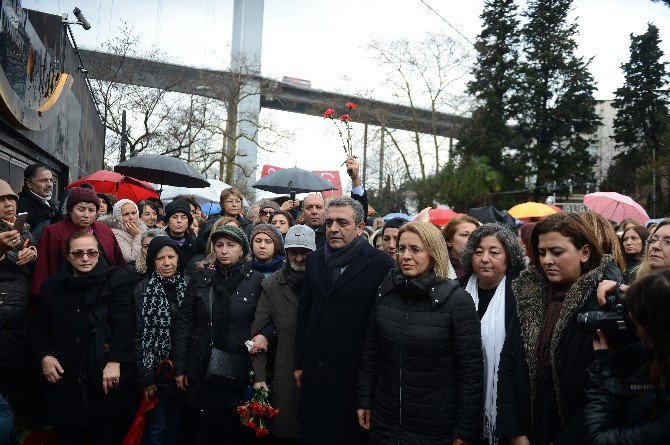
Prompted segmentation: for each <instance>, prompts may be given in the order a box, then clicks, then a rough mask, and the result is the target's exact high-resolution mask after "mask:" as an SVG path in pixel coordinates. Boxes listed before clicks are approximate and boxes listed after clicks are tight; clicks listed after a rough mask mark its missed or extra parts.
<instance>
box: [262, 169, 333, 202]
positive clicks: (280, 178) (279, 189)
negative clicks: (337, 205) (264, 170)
mask: <svg viewBox="0 0 670 445" xmlns="http://www.w3.org/2000/svg"><path fill="white" fill-rule="evenodd" d="M252 187H254V188H257V189H259V190H265V191H266V192H273V193H287V194H289V195H291V199H295V194H296V193H309V192H322V191H324V190H337V187H335V186H334V185H333V184H331V183H330V181H327V180H326V179H324V178H323V177H321V176H319V175H317V174H316V173H312V172H310V171H307V170H303V169H301V168H297V167H293V168H286V169H284V170H276V171H274V172H272V173H270V174H269V175H266V176H264V177H262V178H261V179H260V180H259V181H258V182H256V183H255V184H254V185H253V186H252Z"/></svg>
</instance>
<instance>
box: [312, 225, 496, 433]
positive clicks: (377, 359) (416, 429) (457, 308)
mask: <svg viewBox="0 0 670 445" xmlns="http://www.w3.org/2000/svg"><path fill="white" fill-rule="evenodd" d="M396 261H397V267H398V269H394V270H392V271H391V272H389V275H388V276H387V277H386V279H385V280H384V281H383V282H382V285H381V286H380V288H379V297H378V298H377V300H376V301H375V303H374V305H373V309H372V313H371V316H370V322H369V324H368V329H367V332H366V336H365V345H364V349H363V358H362V362H361V369H360V371H359V374H358V387H357V391H356V397H357V405H358V418H359V423H360V425H361V427H362V428H364V429H369V430H370V442H371V443H376V444H391V443H393V444H452V443H455V444H458V443H463V441H465V442H468V441H473V440H476V439H478V438H479V437H481V429H482V417H483V416H482V409H483V385H482V381H483V372H484V369H483V356H482V342H481V336H480V324H479V318H478V317H477V312H476V310H475V307H474V305H473V303H472V298H471V297H470V295H468V294H467V292H465V291H464V290H463V289H461V287H460V286H459V283H458V282H457V281H455V280H450V279H449V278H448V273H449V257H448V255H447V249H446V245H445V242H444V239H443V238H442V236H441V234H440V232H439V230H438V229H437V228H435V227H434V226H432V225H431V224H429V223H424V222H413V223H409V224H406V225H404V226H403V227H402V228H401V229H400V232H398V256H397V260H396ZM325 403H327V401H326V402H325Z"/></svg>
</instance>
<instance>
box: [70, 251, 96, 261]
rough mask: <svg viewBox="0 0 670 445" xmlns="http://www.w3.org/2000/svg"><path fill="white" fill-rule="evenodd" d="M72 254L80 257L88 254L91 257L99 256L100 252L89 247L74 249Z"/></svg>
mask: <svg viewBox="0 0 670 445" xmlns="http://www.w3.org/2000/svg"><path fill="white" fill-rule="evenodd" d="M70 255H72V256H73V257H75V258H77V259H80V258H83V257H84V255H86V256H87V257H89V258H97V257H98V255H100V252H98V251H97V250H93V249H89V250H73V251H71V252H70Z"/></svg>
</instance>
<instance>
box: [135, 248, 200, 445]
mask: <svg viewBox="0 0 670 445" xmlns="http://www.w3.org/2000/svg"><path fill="white" fill-rule="evenodd" d="M143 241H144V240H143ZM146 266H147V278H145V279H144V280H142V281H141V282H140V283H139V284H138V285H137V288H136V289H135V379H136V381H137V383H138V385H139V387H140V388H141V389H142V396H143V397H144V398H145V399H146V400H147V401H148V400H151V399H152V398H153V397H156V396H158V403H157V404H156V406H155V407H154V409H152V410H151V411H149V413H148V414H147V420H146V424H145V426H144V434H143V436H142V437H143V441H142V443H143V444H144V445H152V444H155V445H162V444H174V443H176V442H177V436H178V434H179V424H180V421H181V414H182V410H183V407H184V397H183V394H182V393H181V392H180V391H178V390H177V385H176V382H175V380H174V379H173V378H172V377H173V375H174V374H173V365H172V360H171V359H172V338H173V337H174V330H175V325H176V323H177V316H178V313H179V306H180V305H181V304H182V303H183V302H184V297H185V294H186V284H187V279H186V278H185V277H184V269H183V266H182V262H181V261H180V255H179V245H178V244H177V242H176V241H175V240H173V239H172V238H170V237H167V236H157V237H155V238H153V239H151V241H150V242H149V246H148V247H147V253H146Z"/></svg>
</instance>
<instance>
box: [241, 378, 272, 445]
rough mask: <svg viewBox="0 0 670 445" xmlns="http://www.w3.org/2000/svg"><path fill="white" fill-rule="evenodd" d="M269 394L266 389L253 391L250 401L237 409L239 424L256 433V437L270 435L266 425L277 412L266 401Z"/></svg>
mask: <svg viewBox="0 0 670 445" xmlns="http://www.w3.org/2000/svg"><path fill="white" fill-rule="evenodd" d="M269 396H270V393H269V392H268V389H267V388H264V387H260V388H256V389H254V395H253V397H251V400H249V401H248V402H246V403H244V404H243V405H240V406H238V407H237V415H239V416H240V423H241V424H242V425H244V426H246V427H249V428H251V429H253V430H254V431H256V437H265V436H267V435H268V434H270V431H269V430H268V427H267V424H268V420H269V419H272V418H273V417H274V416H276V415H277V413H278V412H279V410H278V409H275V408H273V407H272V406H271V405H270V402H269V401H268V399H269Z"/></svg>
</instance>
